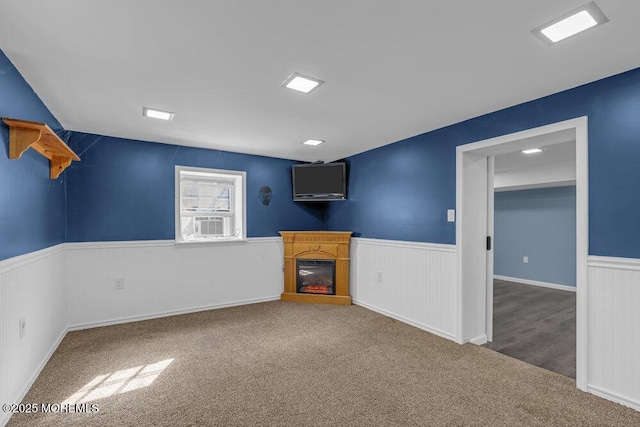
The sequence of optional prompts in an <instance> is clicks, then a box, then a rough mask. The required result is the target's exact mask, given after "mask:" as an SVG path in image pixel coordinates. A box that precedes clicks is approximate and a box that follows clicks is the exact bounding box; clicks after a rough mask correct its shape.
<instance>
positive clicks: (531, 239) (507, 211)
mask: <svg viewBox="0 0 640 427" xmlns="http://www.w3.org/2000/svg"><path fill="white" fill-rule="evenodd" d="M494 225H495V231H494V238H495V245H494V248H495V252H494V274H497V275H500V276H508V277H515V278H519V279H529V280H537V281H540V282H547V283H555V284H558V285H569V286H575V285H576V187H575V186H572V187H556V188H540V189H535V190H521V191H505V192H497V193H495V220H494ZM523 256H528V257H529V263H528V264H525V263H523V262H522V257H523Z"/></svg>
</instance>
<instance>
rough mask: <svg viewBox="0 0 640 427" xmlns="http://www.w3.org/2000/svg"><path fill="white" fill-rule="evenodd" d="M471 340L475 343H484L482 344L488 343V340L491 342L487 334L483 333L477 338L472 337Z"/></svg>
mask: <svg viewBox="0 0 640 427" xmlns="http://www.w3.org/2000/svg"><path fill="white" fill-rule="evenodd" d="M469 342H470V343H471V344H475V345H482V344H486V343H488V342H489V340H488V338H487V334H482V335H479V336H477V337H475V338H471V339H470V340H469Z"/></svg>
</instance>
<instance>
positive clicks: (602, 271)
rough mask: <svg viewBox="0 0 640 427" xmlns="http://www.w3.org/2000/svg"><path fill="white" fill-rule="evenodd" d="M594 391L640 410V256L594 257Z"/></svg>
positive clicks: (590, 329)
mask: <svg viewBox="0 0 640 427" xmlns="http://www.w3.org/2000/svg"><path fill="white" fill-rule="evenodd" d="M588 272H589V273H588V287H589V289H588V292H589V293H588V301H587V313H588V325H589V327H588V344H587V345H588V358H587V364H588V384H587V387H588V391H590V392H591V393H593V394H596V395H599V396H601V397H604V398H606V399H610V400H614V401H616V402H619V403H621V404H623V405H627V406H630V407H632V408H634V409H636V410H640V260H638V259H630V258H610V257H597V256H590V257H589V260H588Z"/></svg>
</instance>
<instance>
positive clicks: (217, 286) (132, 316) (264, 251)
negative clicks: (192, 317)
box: [66, 237, 284, 330]
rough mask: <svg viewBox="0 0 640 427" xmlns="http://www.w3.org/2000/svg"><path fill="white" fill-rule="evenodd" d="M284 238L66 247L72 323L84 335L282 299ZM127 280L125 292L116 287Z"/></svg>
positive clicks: (75, 245)
mask: <svg viewBox="0 0 640 427" xmlns="http://www.w3.org/2000/svg"><path fill="white" fill-rule="evenodd" d="M283 256H284V255H283V247H282V239H281V238H280V237H269V238H252V239H248V240H247V241H246V242H224V243H222V242H218V243H209V244H206V243H202V244H182V245H176V244H175V243H174V242H173V241H172V240H171V241H148V242H144V241H137V242H103V243H71V244H67V257H66V261H67V266H66V271H67V301H68V305H69V307H68V318H67V324H68V325H69V327H70V329H72V330H73V329H83V328H88V327H94V326H102V325H107V324H114V323H122V322H130V321H133V320H143V319H149V318H153V317H161V316H167V315H173V314H180V313H188V312H193V311H201V310H208V309H213V308H221V307H228V306H233V305H240V304H249V303H254V302H261V301H271V300H275V299H279V298H280V294H281V293H282V291H283V286H284V279H283V273H282V263H283ZM116 278H124V281H125V286H124V289H119V290H116V289H115V280H116Z"/></svg>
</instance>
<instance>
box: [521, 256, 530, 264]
mask: <svg viewBox="0 0 640 427" xmlns="http://www.w3.org/2000/svg"><path fill="white" fill-rule="evenodd" d="M522 262H524V263H525V264H529V257H528V256H523V257H522Z"/></svg>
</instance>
